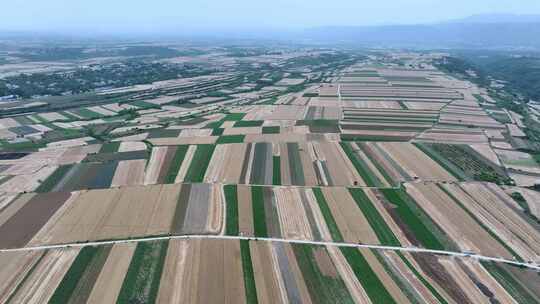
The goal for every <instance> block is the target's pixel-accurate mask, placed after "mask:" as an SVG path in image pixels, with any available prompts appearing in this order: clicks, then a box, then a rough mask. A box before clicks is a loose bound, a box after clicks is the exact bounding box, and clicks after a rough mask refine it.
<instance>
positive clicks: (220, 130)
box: [211, 122, 225, 136]
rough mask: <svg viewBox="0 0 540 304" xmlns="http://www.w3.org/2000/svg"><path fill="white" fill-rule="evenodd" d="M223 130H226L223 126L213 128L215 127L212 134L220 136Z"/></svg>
mask: <svg viewBox="0 0 540 304" xmlns="http://www.w3.org/2000/svg"><path fill="white" fill-rule="evenodd" d="M213 123H215V122H213ZM211 124H212V123H211ZM223 131H225V129H223V128H213V129H212V134H211V135H212V136H220V135H222V134H223Z"/></svg>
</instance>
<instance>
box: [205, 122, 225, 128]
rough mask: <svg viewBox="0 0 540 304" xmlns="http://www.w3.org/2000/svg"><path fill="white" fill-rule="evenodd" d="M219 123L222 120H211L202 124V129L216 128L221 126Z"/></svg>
mask: <svg viewBox="0 0 540 304" xmlns="http://www.w3.org/2000/svg"><path fill="white" fill-rule="evenodd" d="M221 124H223V120H218V121H212V122H211V123H208V124H207V125H206V126H204V129H216V128H219V127H221Z"/></svg>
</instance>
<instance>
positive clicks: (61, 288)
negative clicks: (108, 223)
mask: <svg viewBox="0 0 540 304" xmlns="http://www.w3.org/2000/svg"><path fill="white" fill-rule="evenodd" d="M111 248H112V246H102V247H83V248H82V249H81V251H79V254H78V255H77V257H76V258H75V260H74V261H73V263H72V264H71V266H70V267H69V270H68V271H67V272H66V274H65V275H64V277H63V278H62V281H61V282H60V284H59V285H58V287H57V288H56V290H55V291H54V294H53V295H52V297H51V299H50V300H49V303H51V304H57V303H58V304H59V303H69V302H73V303H84V302H86V299H87V298H88V296H89V295H90V292H91V291H92V287H93V286H94V284H95V282H96V280H97V277H98V276H99V273H100V272H101V269H102V268H103V265H104V264H105V261H106V260H107V257H108V255H109V252H110V250H111ZM81 301H82V302H81Z"/></svg>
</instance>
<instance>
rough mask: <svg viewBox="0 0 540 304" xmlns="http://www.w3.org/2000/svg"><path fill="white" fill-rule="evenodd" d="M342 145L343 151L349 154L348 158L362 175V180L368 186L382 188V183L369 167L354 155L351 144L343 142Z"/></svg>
mask: <svg viewBox="0 0 540 304" xmlns="http://www.w3.org/2000/svg"><path fill="white" fill-rule="evenodd" d="M340 145H341V148H342V149H343V151H345V154H347V157H348V158H349V159H350V160H351V163H352V164H353V166H354V167H355V168H356V171H357V172H358V174H360V176H361V177H362V179H363V180H364V181H365V182H366V185H368V186H370V187H377V186H382V183H381V181H380V180H379V179H378V178H377V177H375V176H374V175H373V174H371V172H370V170H369V168H368V167H367V165H366V164H365V163H364V162H363V161H362V160H360V159H359V158H358V157H357V156H356V155H355V154H354V151H353V149H352V147H351V146H350V144H348V143H344V142H342V143H340Z"/></svg>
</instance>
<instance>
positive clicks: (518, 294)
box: [480, 261, 540, 304]
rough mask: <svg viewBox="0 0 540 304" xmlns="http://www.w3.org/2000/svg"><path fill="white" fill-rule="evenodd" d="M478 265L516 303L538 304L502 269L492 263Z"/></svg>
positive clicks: (534, 298)
mask: <svg viewBox="0 0 540 304" xmlns="http://www.w3.org/2000/svg"><path fill="white" fill-rule="evenodd" d="M480 263H481V264H482V266H484V268H486V270H487V271H488V272H489V273H490V274H491V275H492V276H493V277H494V278H495V280H497V282H499V284H501V285H502V287H503V288H504V289H505V290H506V291H508V293H509V294H510V295H511V296H512V297H513V298H514V299H515V300H516V301H517V302H518V303H520V304H522V303H523V304H525V303H540V302H538V300H537V299H536V297H534V296H533V295H531V294H530V293H529V292H528V291H527V290H526V289H525V288H524V287H523V286H522V285H521V284H520V282H518V281H517V280H516V279H515V278H514V277H513V276H512V274H510V273H509V272H508V271H506V270H505V269H504V268H502V267H501V266H499V265H497V264H496V263H492V262H485V261H484V262H480Z"/></svg>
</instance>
